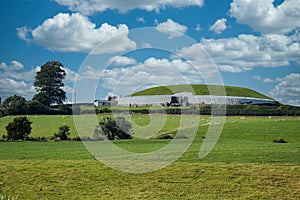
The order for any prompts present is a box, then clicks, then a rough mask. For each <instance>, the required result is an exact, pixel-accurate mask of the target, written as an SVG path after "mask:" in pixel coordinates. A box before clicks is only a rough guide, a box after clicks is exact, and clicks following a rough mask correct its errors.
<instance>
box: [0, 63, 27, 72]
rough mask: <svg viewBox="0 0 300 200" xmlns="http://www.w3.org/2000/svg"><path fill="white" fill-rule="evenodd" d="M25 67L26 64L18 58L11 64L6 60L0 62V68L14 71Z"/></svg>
mask: <svg viewBox="0 0 300 200" xmlns="http://www.w3.org/2000/svg"><path fill="white" fill-rule="evenodd" d="M23 68H24V65H23V64H22V63H20V62H18V61H16V60H13V61H11V63H10V65H7V64H6V63H5V62H2V63H1V64H0V69H3V70H9V71H14V70H21V69H23Z"/></svg>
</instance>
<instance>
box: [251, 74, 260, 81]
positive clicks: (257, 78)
mask: <svg viewBox="0 0 300 200" xmlns="http://www.w3.org/2000/svg"><path fill="white" fill-rule="evenodd" d="M252 78H253V79H254V80H258V81H261V77H260V76H258V75H256V76H252Z"/></svg>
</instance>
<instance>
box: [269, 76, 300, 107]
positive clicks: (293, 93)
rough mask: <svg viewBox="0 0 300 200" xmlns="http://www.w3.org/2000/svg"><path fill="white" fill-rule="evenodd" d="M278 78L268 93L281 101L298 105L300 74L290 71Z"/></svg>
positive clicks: (299, 100) (299, 102) (299, 103)
mask: <svg viewBox="0 0 300 200" xmlns="http://www.w3.org/2000/svg"><path fill="white" fill-rule="evenodd" d="M278 80H279V83H278V84H277V85H276V86H275V88H274V89H273V90H271V91H270V92H269V94H270V95H271V96H272V97H274V98H276V99H278V100H279V101H280V102H282V103H286V104H292V105H297V106H300V74H298V73H292V74H289V75H287V76H285V77H283V78H279V79H278Z"/></svg>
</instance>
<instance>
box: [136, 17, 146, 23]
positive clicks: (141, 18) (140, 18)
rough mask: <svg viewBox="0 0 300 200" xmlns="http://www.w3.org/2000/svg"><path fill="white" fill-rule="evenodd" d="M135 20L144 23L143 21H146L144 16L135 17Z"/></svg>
mask: <svg viewBox="0 0 300 200" xmlns="http://www.w3.org/2000/svg"><path fill="white" fill-rule="evenodd" d="M136 21H138V22H142V23H145V22H146V21H145V19H144V17H137V18H136Z"/></svg>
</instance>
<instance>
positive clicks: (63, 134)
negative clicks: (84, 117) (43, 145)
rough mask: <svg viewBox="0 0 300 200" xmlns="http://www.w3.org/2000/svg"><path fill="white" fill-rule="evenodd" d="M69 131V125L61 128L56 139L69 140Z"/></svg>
mask: <svg viewBox="0 0 300 200" xmlns="http://www.w3.org/2000/svg"><path fill="white" fill-rule="evenodd" d="M69 131H70V127H69V126H67V125H63V126H61V127H59V132H58V133H54V139H59V140H69V139H70V137H69V135H70V133H69Z"/></svg>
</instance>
